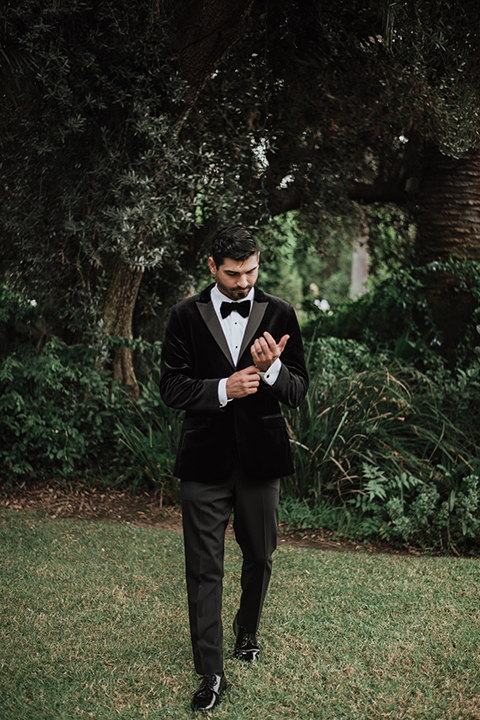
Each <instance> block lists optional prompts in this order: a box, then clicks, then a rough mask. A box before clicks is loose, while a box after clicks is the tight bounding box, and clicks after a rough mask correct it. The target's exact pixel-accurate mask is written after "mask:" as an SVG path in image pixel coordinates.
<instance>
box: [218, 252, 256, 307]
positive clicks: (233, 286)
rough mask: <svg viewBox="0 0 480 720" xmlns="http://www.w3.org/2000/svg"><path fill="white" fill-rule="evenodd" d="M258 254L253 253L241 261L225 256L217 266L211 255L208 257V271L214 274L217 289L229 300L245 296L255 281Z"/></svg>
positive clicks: (240, 298)
mask: <svg viewBox="0 0 480 720" xmlns="http://www.w3.org/2000/svg"><path fill="white" fill-rule="evenodd" d="M259 259H260V255H259V254H257V253H253V255H250V257H249V258H247V259H246V260H244V261H243V262H241V261H239V260H232V258H225V259H224V261H223V263H222V264H221V265H220V267H218V268H217V266H216V265H215V262H214V260H213V258H212V257H209V258H208V266H209V268H210V272H211V273H212V275H214V276H215V280H216V283H217V285H218V289H219V290H220V292H221V293H223V294H224V295H226V296H227V297H228V298H230V300H242V298H245V297H247V295H248V293H249V292H250V290H251V289H252V287H253V286H254V285H255V283H256V282H257V277H258V263H259Z"/></svg>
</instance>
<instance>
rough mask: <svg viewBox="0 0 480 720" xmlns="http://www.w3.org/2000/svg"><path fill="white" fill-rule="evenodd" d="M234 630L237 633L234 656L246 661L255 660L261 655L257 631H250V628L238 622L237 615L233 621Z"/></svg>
mask: <svg viewBox="0 0 480 720" xmlns="http://www.w3.org/2000/svg"><path fill="white" fill-rule="evenodd" d="M233 632H234V633H235V637H236V640H235V649H234V651H233V655H234V657H236V658H237V659H238V660H243V661H244V662H254V661H255V660H257V659H258V656H259V655H260V648H259V647H258V642H257V636H256V635H255V633H251V632H248V630H247V629H246V628H244V627H242V625H239V624H238V622H237V617H236V616H235V620H234V621H233Z"/></svg>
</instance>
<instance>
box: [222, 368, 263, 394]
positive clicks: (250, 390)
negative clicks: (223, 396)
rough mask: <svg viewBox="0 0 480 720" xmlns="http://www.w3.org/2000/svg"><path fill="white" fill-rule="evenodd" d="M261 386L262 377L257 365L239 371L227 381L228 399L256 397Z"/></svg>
mask: <svg viewBox="0 0 480 720" xmlns="http://www.w3.org/2000/svg"><path fill="white" fill-rule="evenodd" d="M259 384H260V375H259V374H258V368H256V367H255V365H250V367H247V368H245V369H244V370H239V371H238V372H236V373H233V375H230V377H229V378H228V380H227V397H228V398H229V399H230V398H242V397H246V396H247V395H254V394H255V393H256V392H257V389H258V386H259Z"/></svg>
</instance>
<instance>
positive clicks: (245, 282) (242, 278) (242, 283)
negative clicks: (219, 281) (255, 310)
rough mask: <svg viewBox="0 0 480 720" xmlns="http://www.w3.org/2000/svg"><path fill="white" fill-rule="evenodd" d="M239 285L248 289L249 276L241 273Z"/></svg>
mask: <svg viewBox="0 0 480 720" xmlns="http://www.w3.org/2000/svg"><path fill="white" fill-rule="evenodd" d="M238 287H240V288H242V289H246V288H247V287H248V277H247V276H246V275H240V278H239V280H238Z"/></svg>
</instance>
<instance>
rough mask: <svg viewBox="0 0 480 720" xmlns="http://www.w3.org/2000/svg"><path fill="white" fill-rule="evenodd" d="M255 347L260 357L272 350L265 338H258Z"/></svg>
mask: <svg viewBox="0 0 480 720" xmlns="http://www.w3.org/2000/svg"><path fill="white" fill-rule="evenodd" d="M272 339H273V338H272ZM253 345H254V348H255V350H256V352H257V353H258V354H259V355H262V353H267V352H268V351H269V350H270V346H269V345H268V343H267V342H266V341H265V339H264V338H263V337H259V338H257V339H256V340H255V342H254V344H253Z"/></svg>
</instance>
